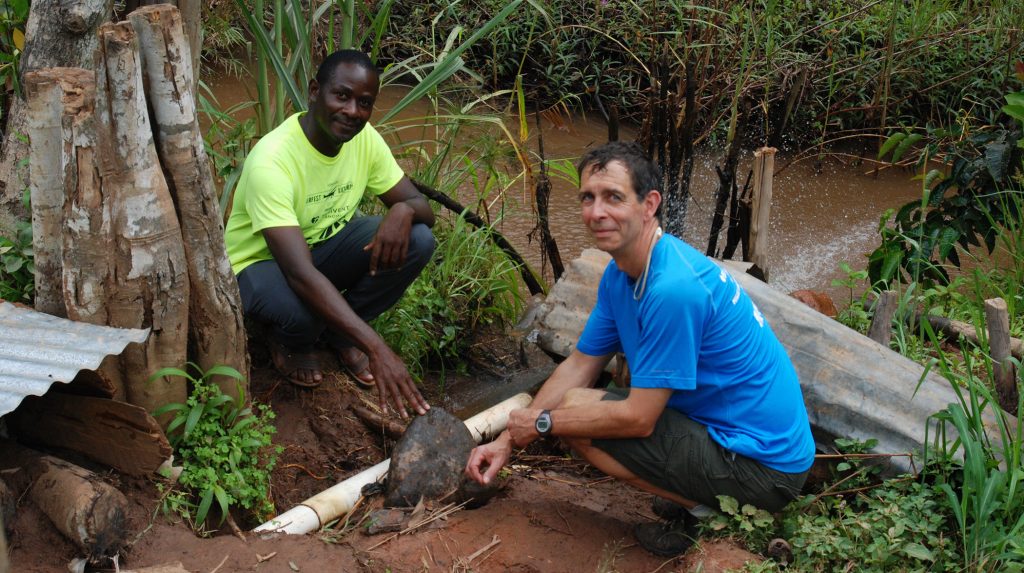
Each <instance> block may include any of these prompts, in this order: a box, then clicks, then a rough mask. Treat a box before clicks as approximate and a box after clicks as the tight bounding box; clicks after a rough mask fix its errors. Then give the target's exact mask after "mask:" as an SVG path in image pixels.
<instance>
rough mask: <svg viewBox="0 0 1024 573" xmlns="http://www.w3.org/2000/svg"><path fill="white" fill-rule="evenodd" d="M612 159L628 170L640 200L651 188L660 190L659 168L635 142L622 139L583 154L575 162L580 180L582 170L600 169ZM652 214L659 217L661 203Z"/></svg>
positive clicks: (581, 178) (634, 190)
mask: <svg viewBox="0 0 1024 573" xmlns="http://www.w3.org/2000/svg"><path fill="white" fill-rule="evenodd" d="M612 161H618V162H620V163H622V164H623V165H624V166H625V167H626V171H629V178H630V182H631V183H632V184H633V192H635V193H636V196H637V198H639V199H640V200H641V201H643V200H644V198H645V197H647V194H648V193H649V192H650V191H651V190H652V189H657V190H658V191H661V169H659V168H658V166H657V165H656V164H655V163H654V162H653V161H651V159H650V158H649V157H648V156H647V154H646V153H644V150H643V148H641V147H640V146H639V145H637V144H636V143H629V142H624V141H612V142H609V143H606V144H604V145H602V146H600V147H595V148H594V149H591V150H590V151H588V152H586V153H585V154H583V157H581V158H580V161H579V163H577V164H576V172H577V173H579V176H580V181H583V172H584V171H586V170H587V169H593V170H597V171H600V170H602V169H604V168H605V167H606V166H607V165H608V164H609V163H611V162H612ZM654 216H655V217H658V218H659V219H660V218H661V205H658V210H657V211H655V213H654Z"/></svg>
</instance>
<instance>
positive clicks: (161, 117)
mask: <svg viewBox="0 0 1024 573" xmlns="http://www.w3.org/2000/svg"><path fill="white" fill-rule="evenodd" d="M128 17H129V20H130V21H131V23H132V26H133V27H134V28H135V31H136V33H137V34H138V37H139V45H140V52H141V54H142V63H143V70H144V75H145V77H146V80H147V88H148V91H147V100H148V101H149V104H150V109H151V110H152V116H153V123H154V125H155V127H156V130H155V131H156V141H157V150H158V152H159V155H160V162H161V165H162V166H163V168H164V170H165V171H166V173H167V175H168V178H167V180H168V183H169V185H170V191H171V195H172V197H173V199H174V202H175V206H176V208H177V214H178V218H179V221H180V225H181V232H182V235H183V239H184V249H185V257H186V263H187V265H188V276H189V347H190V353H189V354H190V358H191V359H192V361H193V362H195V363H196V364H199V366H200V367H202V368H203V369H204V370H206V369H209V368H210V367H212V366H214V365H217V364H224V365H228V366H231V367H233V368H235V369H236V370H238V371H239V372H241V373H242V375H243V376H244V377H245V378H246V380H248V377H249V353H248V351H247V350H246V336H245V325H244V322H243V318H242V303H241V296H240V295H239V292H238V282H237V281H236V280H235V276H234V274H233V273H232V272H231V264H230V263H229V262H228V257H227V251H226V249H225V246H224V226H223V224H222V223H221V217H220V208H219V204H218V201H217V191H216V188H215V187H214V184H213V176H212V174H211V172H210V163H209V159H208V158H207V155H206V149H205V146H204V144H203V138H202V134H201V133H200V131H199V120H198V118H197V116H196V110H195V97H194V92H193V88H192V86H193V85H195V84H194V82H193V68H192V62H191V60H190V59H189V57H188V53H189V52H188V50H189V48H188V44H187V42H186V37H185V34H184V29H183V27H182V20H181V15H180V13H179V12H178V9H176V8H174V7H173V6H171V5H169V4H158V5H154V6H147V7H144V8H139V9H138V10H136V11H134V12H132V13H131V14H130V15H129V16H128ZM217 378H218V379H217V380H216V382H217V383H218V385H219V386H220V389H221V391H223V392H224V393H225V394H229V395H232V396H235V397H236V398H237V397H238V386H237V381H236V380H234V379H232V378H228V377H224V376H221V377H217ZM243 390H244V388H243ZM246 394H247V392H246Z"/></svg>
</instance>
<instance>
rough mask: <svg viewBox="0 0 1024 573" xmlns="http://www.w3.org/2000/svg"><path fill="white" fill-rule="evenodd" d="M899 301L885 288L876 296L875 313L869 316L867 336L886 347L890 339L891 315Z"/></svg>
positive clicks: (895, 295) (893, 293) (897, 297)
mask: <svg viewBox="0 0 1024 573" xmlns="http://www.w3.org/2000/svg"><path fill="white" fill-rule="evenodd" d="M898 303H899V296H897V294H896V293H895V292H893V291H891V290H887V291H885V292H883V293H882V294H881V296H879V297H878V302H876V303H875V314H874V316H873V317H871V326H870V327H868V338H870V339H871V340H874V341H875V342H877V343H879V344H881V345H882V346H885V347H888V346H889V341H890V340H892V316H893V315H894V314H896V306H897V304H898Z"/></svg>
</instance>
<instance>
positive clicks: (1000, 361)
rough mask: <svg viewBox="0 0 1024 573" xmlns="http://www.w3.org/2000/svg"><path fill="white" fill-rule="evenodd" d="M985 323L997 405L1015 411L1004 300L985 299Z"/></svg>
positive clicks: (1014, 375) (1014, 374) (1015, 391)
mask: <svg viewBox="0 0 1024 573" xmlns="http://www.w3.org/2000/svg"><path fill="white" fill-rule="evenodd" d="M985 323H986V324H987V325H988V346H989V353H990V354H991V356H992V373H993V375H994V377H995V384H996V396H997V397H998V400H999V405H1000V406H1002V407H1003V409H1004V410H1006V411H1007V412H1013V413H1016V412H1017V400H1018V398H1019V391H1018V389H1017V372H1016V369H1015V368H1014V367H1013V363H1012V362H1010V360H1009V358H1010V317H1009V313H1007V311H1006V301H1004V300H1003V299H1001V298H993V299H989V300H986V301H985Z"/></svg>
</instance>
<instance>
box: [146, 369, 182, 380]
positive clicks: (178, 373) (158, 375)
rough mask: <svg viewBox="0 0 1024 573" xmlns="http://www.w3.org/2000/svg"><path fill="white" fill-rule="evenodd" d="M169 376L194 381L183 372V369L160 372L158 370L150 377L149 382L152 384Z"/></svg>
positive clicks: (162, 370)
mask: <svg viewBox="0 0 1024 573" xmlns="http://www.w3.org/2000/svg"><path fill="white" fill-rule="evenodd" d="M168 376H178V377H181V378H185V379H188V380H192V377H191V376H189V375H188V373H187V372H185V371H184V370H182V369H181V368H161V369H160V370H157V371H156V372H154V373H153V374H152V375H150V377H149V378H148V381H149V382H152V381H153V380H156V379H157V378H166V377H168Z"/></svg>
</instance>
